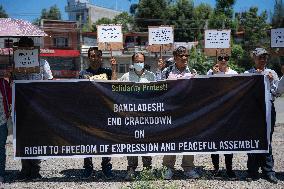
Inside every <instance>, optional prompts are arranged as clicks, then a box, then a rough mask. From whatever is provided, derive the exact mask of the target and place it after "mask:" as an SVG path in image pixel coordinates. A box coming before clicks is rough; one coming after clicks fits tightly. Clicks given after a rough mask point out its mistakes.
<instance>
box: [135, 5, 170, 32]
mask: <svg viewBox="0 0 284 189" xmlns="http://www.w3.org/2000/svg"><path fill="white" fill-rule="evenodd" d="M168 4H169V3H168V2H167V1H166V0H140V1H139V4H138V6H137V11H136V13H135V16H134V18H135V24H136V27H137V28H138V29H139V31H148V26H159V25H163V24H165V18H166V13H168Z"/></svg>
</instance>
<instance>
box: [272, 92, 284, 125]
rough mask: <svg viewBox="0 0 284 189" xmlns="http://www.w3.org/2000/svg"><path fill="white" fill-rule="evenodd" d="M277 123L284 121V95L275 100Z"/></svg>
mask: <svg viewBox="0 0 284 189" xmlns="http://www.w3.org/2000/svg"><path fill="white" fill-rule="evenodd" d="M274 104H275V109H276V123H284V96H283V97H281V98H277V99H276V100H275V103H274Z"/></svg>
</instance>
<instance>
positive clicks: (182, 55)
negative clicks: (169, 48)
mask: <svg viewBox="0 0 284 189" xmlns="http://www.w3.org/2000/svg"><path fill="white" fill-rule="evenodd" d="M184 56H185V57H186V58H188V57H189V55H188V54H179V55H178V57H179V58H182V57H184Z"/></svg>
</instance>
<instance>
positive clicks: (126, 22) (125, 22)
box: [92, 12, 134, 32]
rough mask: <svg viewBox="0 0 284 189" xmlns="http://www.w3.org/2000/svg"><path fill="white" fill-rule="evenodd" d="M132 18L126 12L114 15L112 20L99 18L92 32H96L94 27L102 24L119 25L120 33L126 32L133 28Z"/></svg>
mask: <svg viewBox="0 0 284 189" xmlns="http://www.w3.org/2000/svg"><path fill="white" fill-rule="evenodd" d="M133 23H134V20H133V17H132V16H131V15H129V14H128V13H127V12H122V13H120V14H118V15H116V16H115V17H114V18H113V19H110V18H105V17H103V18H101V19H99V20H97V22H96V23H94V24H93V26H92V31H97V28H96V26H97V25H102V24H121V25H122V32H128V31H130V30H131V29H132V27H133Z"/></svg>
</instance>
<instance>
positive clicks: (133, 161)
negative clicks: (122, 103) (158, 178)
mask: <svg viewBox="0 0 284 189" xmlns="http://www.w3.org/2000/svg"><path fill="white" fill-rule="evenodd" d="M132 63H133V70H131V71H129V72H128V73H125V74H124V75H123V76H122V77H121V78H120V81H131V82H149V81H155V74H154V73H152V72H150V71H148V70H146V69H145V68H144V66H145V55H144V54H143V53H140V52H138V53H135V54H134V55H133V56H132ZM127 161H128V166H127V175H126V177H125V180H133V179H134V177H135V169H136V168H137V166H138V157H137V156H127ZM142 162H143V167H144V168H146V169H151V168H152V166H151V164H152V157H151V156H143V157H142Z"/></svg>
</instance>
